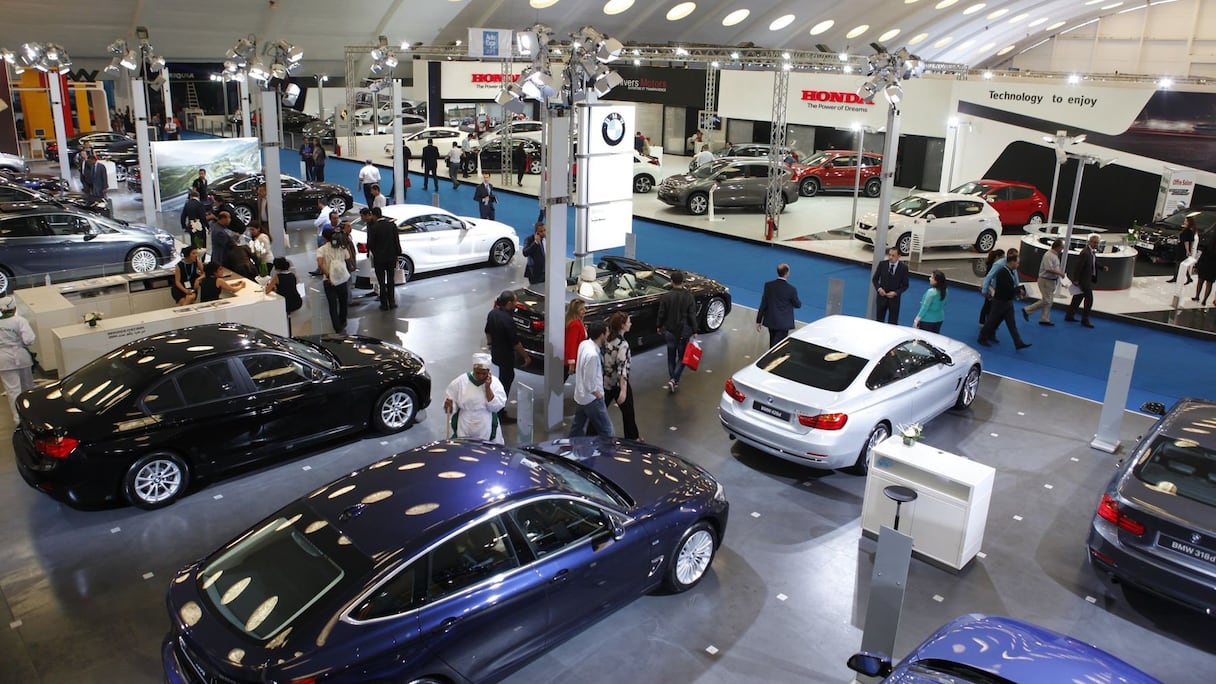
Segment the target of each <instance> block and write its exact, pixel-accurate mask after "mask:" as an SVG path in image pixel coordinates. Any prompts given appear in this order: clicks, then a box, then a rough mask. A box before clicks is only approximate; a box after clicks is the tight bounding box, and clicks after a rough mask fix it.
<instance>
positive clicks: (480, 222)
mask: <svg viewBox="0 0 1216 684" xmlns="http://www.w3.org/2000/svg"><path fill="white" fill-rule="evenodd" d="M384 216H385V218H388V219H391V220H392V221H393V222H395V223H396V224H397V235H398V238H399V239H400V241H401V257H400V259H399V260H398V262H397V267H398V269H397V284H398V285H400V284H402V283H406V282H408V281H409V280H410V278H412V277H413V276H414V274H415V273H425V272H427V271H437V270H439V269H443V268H451V267H453V266H466V265H469V264H484V263H486V262H487V261H488V262H489V263H491V264H493V265H495V266H505V265H507V264H508V263H510V262H511V259H512V257H514V256H515V251H516V250H517V249H518V248H519V237H518V236H517V235H516V234H515V229H514V228H512V227H511V226H508V225H507V224H505V223H499V222H498V221H488V220H486V219H475V218H471V217H466V216H456V215H455V214H453V213H452V212H450V211H447V210H446V209H440V208H439V207H432V206H430V205H428V204H390V205H388V206H387V207H385V208H384ZM351 238H353V239H354V242H355V249H356V250H358V252H359V258H358V259H357V260H356V263H355V287H362V288H368V287H371V283H372V279H373V278H374V277H375V275H374V274H373V273H372V265H371V262H370V261H369V260H368V258H367V227H366V226H364V225H363V222H362V221H356V222H355V223H354V230H353V231H351Z"/></svg>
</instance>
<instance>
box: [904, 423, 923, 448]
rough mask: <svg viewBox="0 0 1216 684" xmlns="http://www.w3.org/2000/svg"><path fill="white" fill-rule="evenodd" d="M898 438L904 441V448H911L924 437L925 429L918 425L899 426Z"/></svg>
mask: <svg viewBox="0 0 1216 684" xmlns="http://www.w3.org/2000/svg"><path fill="white" fill-rule="evenodd" d="M898 431H899V436H900V437H901V438H902V439H903V441H904V446H912V445H913V444H915V443H916V442H919V441H920V440H921V438H922V437H924V434H925V429H924V428H923V427H921V424H920V423H912V424H911V425H900V426H899V428H898Z"/></svg>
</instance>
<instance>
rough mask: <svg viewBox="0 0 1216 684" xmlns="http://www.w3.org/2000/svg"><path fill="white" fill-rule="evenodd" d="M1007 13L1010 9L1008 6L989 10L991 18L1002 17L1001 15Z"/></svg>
mask: <svg viewBox="0 0 1216 684" xmlns="http://www.w3.org/2000/svg"><path fill="white" fill-rule="evenodd" d="M1006 14H1009V9H1008V8H1007V7H1002V8H1001V9H999V10H993V11H991V12H989V13H988V18H989V19H1000V18H1001V17H1003V16H1005V15H1006Z"/></svg>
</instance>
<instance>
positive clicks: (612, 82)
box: [594, 71, 625, 97]
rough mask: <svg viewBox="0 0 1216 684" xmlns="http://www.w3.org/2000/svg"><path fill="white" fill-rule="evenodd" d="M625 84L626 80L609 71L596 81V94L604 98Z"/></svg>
mask: <svg viewBox="0 0 1216 684" xmlns="http://www.w3.org/2000/svg"><path fill="white" fill-rule="evenodd" d="M624 82H625V78H624V77H623V76H621V75H620V74H618V73H617V72H615V71H609V72H607V73H605V74H604V75H602V76H600V77H598V78H596V79H595V85H594V89H595V94H596V95H598V96H599V97H603V96H605V95H607V94H608V92H609V91H610V90H612V89H613V88H615V87H617V86H619V85H620V84H622V83H624Z"/></svg>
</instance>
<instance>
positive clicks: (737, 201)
mask: <svg viewBox="0 0 1216 684" xmlns="http://www.w3.org/2000/svg"><path fill="white" fill-rule="evenodd" d="M769 170H770V167H769V163H768V160H767V159H740V158H737V157H734V158H729V159H715V160H714V161H712V162H710V163H708V164H705V165H704V166H701V167H699V168H697V169H696V170H694V171H691V172H689V173H684V174H678V175H675V176H669V177H668V178H666V179H664V180H663V182H662V183H661V184H660V185H659V199H660V200H662V201H663V202H664V203H666V204H670V205H672V206H676V207H685V208H686V209H688V212H689V213H690V214H696V215H701V214H704V213H705V212H707V211H709V191H710V190H711V189H714V200H713V201H714V206H715V207H756V208H759V209H760V210H761V211H763V210H764V203H765V199H766V197H767V195H768V179H769ZM776 171H777V172H778V173H780V174H781V199H779V200H778V207H777V211H778V212H779V213H780V212H781V211H783V210H784V209H785V205H786V204H789V203H791V202H797V201H798V187H797V186H796V185H794V182H793V180H792V178H791V174H790V170H789V169H788V168H787V167H786V166H785V165H784V164H781V165H780V167H779V168H777V169H776Z"/></svg>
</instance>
